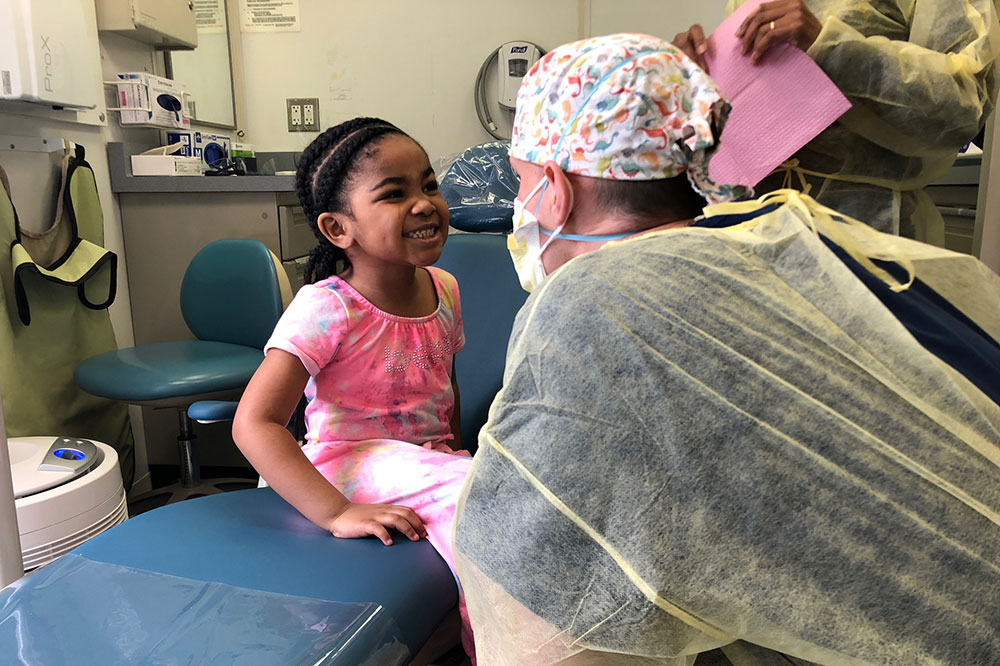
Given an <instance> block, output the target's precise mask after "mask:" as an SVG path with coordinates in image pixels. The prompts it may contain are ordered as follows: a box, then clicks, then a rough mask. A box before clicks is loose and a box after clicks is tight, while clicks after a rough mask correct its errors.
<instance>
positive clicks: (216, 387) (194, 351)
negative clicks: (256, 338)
mask: <svg viewBox="0 0 1000 666" xmlns="http://www.w3.org/2000/svg"><path fill="white" fill-rule="evenodd" d="M262 360H264V353H263V352H262V351H261V350H260V349H255V348H253V347H244V346H243V345H235V344H230V343H227V342H210V341H206V340H189V341H181V342H161V343H158V344H151V345H142V346H140V347H130V348H128V349H119V350H117V351H110V352H106V353H104V354H100V355H98V356H94V357H92V358H89V359H87V360H86V361H84V362H83V363H80V364H79V365H78V366H77V367H76V372H75V374H74V377H75V379H76V382H77V383H78V384H79V385H80V386H81V387H82V388H83V389H84V390H85V391H87V392H88V393H93V394H94V395H99V396H101V397H104V398H110V399H112V400H122V401H125V402H132V403H135V402H153V401H157V400H166V399H170V398H177V397H187V396H196V395H204V394H208V393H215V392H219V391H227V390H231V389H239V388H243V387H244V386H246V384H247V383H248V382H249V381H250V377H252V376H253V373H254V372H255V371H256V370H257V366H259V365H260V363H261V361H262Z"/></svg>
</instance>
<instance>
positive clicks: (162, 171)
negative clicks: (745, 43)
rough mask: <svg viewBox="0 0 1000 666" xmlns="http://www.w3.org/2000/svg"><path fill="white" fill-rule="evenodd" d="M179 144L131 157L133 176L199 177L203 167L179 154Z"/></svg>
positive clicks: (197, 159) (197, 161) (194, 159)
mask: <svg viewBox="0 0 1000 666" xmlns="http://www.w3.org/2000/svg"><path fill="white" fill-rule="evenodd" d="M181 147H182V146H181V144H179V143H174V144H171V145H169V146H160V147H158V148H153V149H152V150H147V151H146V152H144V153H140V154H139V155H133V156H132V175H133V176H200V175H201V174H202V172H203V171H204V169H205V165H204V164H203V163H202V161H201V159H200V158H198V157H189V156H187V155H182V154H181V153H180V150H181Z"/></svg>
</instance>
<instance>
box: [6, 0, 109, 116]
mask: <svg viewBox="0 0 1000 666" xmlns="http://www.w3.org/2000/svg"><path fill="white" fill-rule="evenodd" d="M85 2H88V0H61V1H60V2H58V3H52V2H51V1H46V0H0V100H20V101H25V102H35V103H39V104H44V105H46V106H53V107H57V108H72V109H92V108H94V107H95V106H97V103H98V98H99V96H100V95H102V94H103V93H102V89H101V70H100V56H99V51H98V46H97V24H96V20H95V18H94V10H93V0H89V2H90V5H91V7H89V8H88V7H86V6H85V5H84V3H85ZM88 9H89V11H88Z"/></svg>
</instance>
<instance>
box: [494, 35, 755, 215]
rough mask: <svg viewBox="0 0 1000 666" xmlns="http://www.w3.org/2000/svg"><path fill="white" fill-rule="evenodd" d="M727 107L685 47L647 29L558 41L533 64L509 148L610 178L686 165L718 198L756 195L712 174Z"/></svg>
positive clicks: (703, 190) (677, 170) (707, 193)
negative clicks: (642, 32) (645, 32)
mask: <svg viewBox="0 0 1000 666" xmlns="http://www.w3.org/2000/svg"><path fill="white" fill-rule="evenodd" d="M728 115H729V103H728V102H726V100H725V99H724V98H723V97H722V92H721V91H720V90H719V88H718V87H717V86H716V85H715V82H713V81H712V79H710V78H709V77H708V75H707V74H705V72H704V71H702V70H701V69H700V68H699V67H698V66H697V65H695V64H694V63H693V62H692V61H691V60H690V59H688V57H687V56H685V55H684V54H683V53H682V52H681V51H680V49H678V48H676V47H674V46H673V45H671V44H669V43H667V42H665V41H663V40H662V39H659V38H656V37H651V36H649V35H639V34H618V35H608V36H605V37H593V38H591V39H584V40H580V41H578V42H572V43H570V44H564V45H563V46H560V47H559V48H557V49H555V50H554V51H552V52H551V53H548V54H546V55H545V56H544V57H543V58H542V59H541V60H539V61H538V62H537V63H535V65H534V66H533V67H532V68H531V70H530V71H529V72H528V75H527V76H526V77H525V78H524V81H523V82H522V83H521V88H520V90H519V91H518V93H517V111H516V112H515V116H514V129H513V136H512V139H511V147H510V155H511V157H516V158H518V159H521V160H525V161H527V162H533V163H535V164H544V163H545V162H546V161H548V160H554V161H555V162H556V163H558V164H559V165H560V166H561V167H562V168H563V170H564V171H566V172H568V173H575V174H580V175H583V176H591V177H594V178H605V179H609V180H656V179H660V178H673V177H674V176H677V175H680V174H681V173H684V172H687V175H688V179H689V180H690V181H691V184H692V186H693V187H694V188H695V189H696V190H697V191H698V192H699V193H700V194H702V196H704V197H705V198H706V199H707V200H708V201H709V202H711V203H719V202H722V201H729V200H732V199H737V198H741V197H743V196H746V195H748V194H750V190H749V189H748V188H745V187H742V186H739V185H720V184H716V183H714V182H712V180H710V179H709V177H708V161H709V159H710V158H711V156H712V153H714V152H715V150H716V149H717V148H718V146H719V135H720V134H721V132H722V128H723V126H724V125H725V123H726V118H727V117H728Z"/></svg>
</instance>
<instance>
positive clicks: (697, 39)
mask: <svg viewBox="0 0 1000 666" xmlns="http://www.w3.org/2000/svg"><path fill="white" fill-rule="evenodd" d="M672 43H673V45H674V46H676V47H677V48H679V49H680V50H681V51H684V55H686V56H687V57H688V58H691V60H693V61H694V64H696V65H698V66H699V67H701V68H702V69H703V70H705V73H706V74H707V73H708V64H707V63H706V62H705V54H706V53H708V40H706V39H705V31H704V30H702V29H701V26H700V25H698V24H697V23H695V24H694V25H693V26H691V27H690V28H688V29H687V32H679V33H677V36H676V37H674V41H673V42H672Z"/></svg>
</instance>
